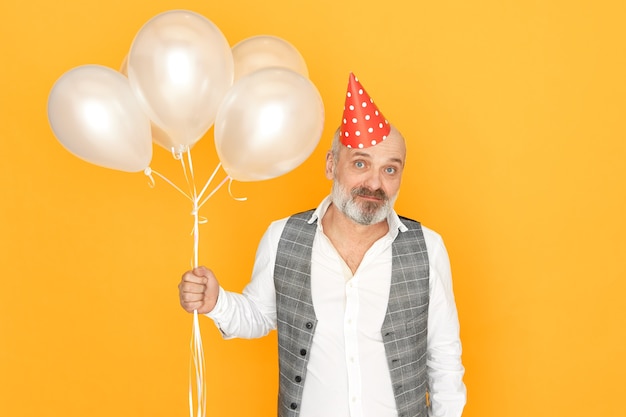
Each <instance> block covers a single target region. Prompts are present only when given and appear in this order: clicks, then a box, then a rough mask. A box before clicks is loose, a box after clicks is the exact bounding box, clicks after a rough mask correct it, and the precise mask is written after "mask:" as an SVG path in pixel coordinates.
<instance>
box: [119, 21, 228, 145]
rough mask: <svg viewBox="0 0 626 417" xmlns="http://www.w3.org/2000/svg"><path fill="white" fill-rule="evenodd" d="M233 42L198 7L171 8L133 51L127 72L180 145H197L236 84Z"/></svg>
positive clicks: (143, 100)
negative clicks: (199, 11)
mask: <svg viewBox="0 0 626 417" xmlns="http://www.w3.org/2000/svg"><path fill="white" fill-rule="evenodd" d="M233 65H234V64H233V57H232V52H231V49H230V45H229V44H228V42H227V41H226V38H225V37H224V35H223V34H222V32H221V31H220V30H219V28H218V27H217V26H215V24H213V23H212V22H211V21H210V20H208V19H206V18H205V17H204V16H201V15H199V14H197V13H194V12H190V11H186V10H172V11H168V12H164V13H161V14H159V15H157V16H155V17H153V18H152V19H150V20H149V21H148V22H147V23H146V24H145V25H144V26H143V27H142V28H141V29H140V30H139V32H138V33H137V35H136V36H135V39H134V40H133V43H132V46H131V49H130V53H129V54H128V78H129V81H130V85H131V87H132V89H133V91H134V92H135V94H136V95H137V97H138V98H139V101H140V103H141V104H142V106H143V107H144V110H145V111H146V113H147V114H148V116H149V118H150V119H151V120H152V121H153V122H154V123H155V124H156V125H157V126H158V127H160V128H161V129H162V130H163V131H164V132H165V133H166V134H167V136H168V137H169V138H171V140H172V141H173V142H175V143H174V145H176V146H180V147H184V146H186V145H193V144H194V143H195V142H197V141H198V140H200V138H202V136H203V135H204V134H205V133H206V132H207V131H208V130H209V128H210V127H211V126H212V125H213V123H214V122H215V115H216V113H217V109H218V107H219V104H220V102H221V101H222V99H223V97H224V95H225V94H226V92H227V91H228V89H229V88H230V87H231V86H232V84H233V71H234V70H233Z"/></svg>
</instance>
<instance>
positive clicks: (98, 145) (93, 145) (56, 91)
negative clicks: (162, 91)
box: [48, 65, 152, 172]
mask: <svg viewBox="0 0 626 417" xmlns="http://www.w3.org/2000/svg"><path fill="white" fill-rule="evenodd" d="M48 120H49V122H50V126H51V127H52V131H53V132H54V134H55V136H56V137H57V139H58V140H59V142H61V144H62V145H63V146H64V147H65V148H66V149H67V150H68V151H70V152H71V153H72V154H74V155H75V156H78V157H79V158H82V159H84V160H85V161H87V162H90V163H92V164H95V165H100V166H103V167H106V168H112V169H117V170H120V171H127V172H138V171H142V170H143V169H145V168H147V167H148V165H149V164H150V161H151V160H152V140H151V135H150V120H149V119H148V117H147V116H146V114H145V113H144V112H143V110H142V109H141V106H140V105H139V103H138V102H137V98H136V97H135V95H134V94H133V92H132V91H131V89H130V85H129V83H128V80H127V79H126V78H125V77H124V76H123V75H122V74H120V73H119V72H117V71H115V70H113V69H111V68H107V67H104V66H100V65H83V66H79V67H76V68H74V69H71V70H69V71H68V72H66V73H65V74H63V75H62V76H61V77H60V78H59V79H58V80H57V81H56V82H55V84H54V86H53V87H52V90H51V91H50V95H49V97H48Z"/></svg>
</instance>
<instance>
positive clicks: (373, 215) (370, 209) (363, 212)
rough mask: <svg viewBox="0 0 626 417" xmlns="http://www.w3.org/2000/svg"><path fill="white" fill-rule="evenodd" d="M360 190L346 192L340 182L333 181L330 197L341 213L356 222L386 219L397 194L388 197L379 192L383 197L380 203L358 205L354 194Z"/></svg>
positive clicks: (369, 222)
mask: <svg viewBox="0 0 626 417" xmlns="http://www.w3.org/2000/svg"><path fill="white" fill-rule="evenodd" d="M360 191H361V189H358V188H357V189H354V190H352V192H348V191H347V190H346V189H345V188H344V187H343V186H342V185H341V184H339V183H338V182H337V181H335V182H333V187H332V191H331V195H330V198H331V200H332V202H333V204H334V205H335V206H337V208H338V209H339V210H340V211H341V212H342V213H343V214H345V215H346V216H347V217H348V218H349V219H351V220H352V221H354V222H356V223H358V224H362V225H364V226H369V225H372V224H376V223H380V222H382V221H383V220H385V219H387V216H388V215H389V214H390V213H391V211H392V210H393V205H394V203H395V201H396V198H397V197H398V195H397V194H396V195H394V196H393V197H391V198H388V197H387V196H386V195H384V193H383V194H379V196H381V197H384V201H383V204H382V205H379V204H376V203H373V202H372V203H369V202H367V203H363V204H361V205H359V204H358V203H357V202H356V198H355V196H356V195H358V193H359V192H360ZM370 193H371V192H370ZM380 193H382V191H380Z"/></svg>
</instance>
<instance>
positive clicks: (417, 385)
mask: <svg viewBox="0 0 626 417" xmlns="http://www.w3.org/2000/svg"><path fill="white" fill-rule="evenodd" d="M312 214H313V210H310V211H306V212H303V213H299V214H296V215H294V216H291V217H290V218H289V220H288V221H287V224H286V225H285V229H284V230H283V233H282V235H281V238H280V241H279V244H278V252H277V254H276V264H275V267H274V283H275V287H276V311H277V318H278V324H277V327H278V354H279V355H278V356H279V372H280V376H279V393H278V415H279V416H280V417H298V415H299V413H300V407H299V406H300V401H301V399H302V391H303V388H304V383H305V381H306V370H307V363H308V358H309V351H310V349H311V344H312V341H313V334H314V333H315V327H316V325H317V318H316V316H315V310H314V308H313V299H312V295H311V251H312V247H313V239H314V237H315V232H316V227H317V225H316V224H315V223H313V224H308V220H309V219H310V218H311V215H312ZM401 221H402V223H404V224H405V225H406V226H407V227H408V230H407V231H405V232H400V233H398V237H397V238H396V240H395V241H394V242H393V244H392V272H391V287H390V293H389V302H388V305H387V312H386V314H385V320H384V322H383V325H382V328H381V334H382V337H383V342H384V344H385V352H386V355H387V363H388V365H389V372H390V375H391V382H392V384H393V392H394V396H395V400H396V407H397V410H398V416H399V417H426V416H427V407H426V393H427V390H428V386H427V385H428V384H427V375H426V334H427V333H426V332H427V322H428V294H429V291H428V290H429V273H428V254H427V252H426V244H425V242H424V235H423V233H422V228H421V225H420V224H419V223H418V222H416V221H414V220H410V219H407V218H404V217H402V218H401Z"/></svg>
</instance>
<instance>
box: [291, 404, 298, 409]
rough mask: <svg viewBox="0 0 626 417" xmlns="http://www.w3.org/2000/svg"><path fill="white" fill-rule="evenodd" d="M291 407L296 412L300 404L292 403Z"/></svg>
mask: <svg viewBox="0 0 626 417" xmlns="http://www.w3.org/2000/svg"><path fill="white" fill-rule="evenodd" d="M289 407H291V409H292V410H295V409H296V408H298V404H296V403H291V405H290V406H289Z"/></svg>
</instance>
